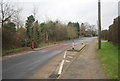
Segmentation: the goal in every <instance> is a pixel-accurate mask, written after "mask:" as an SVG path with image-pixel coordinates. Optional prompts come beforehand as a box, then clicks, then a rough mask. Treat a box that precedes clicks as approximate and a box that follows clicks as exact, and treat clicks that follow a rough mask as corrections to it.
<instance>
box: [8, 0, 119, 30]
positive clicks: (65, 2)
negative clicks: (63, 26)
mask: <svg viewBox="0 0 120 81" xmlns="http://www.w3.org/2000/svg"><path fill="white" fill-rule="evenodd" d="M7 1H8V0H7ZM9 1H10V2H13V4H15V6H17V7H19V8H21V7H22V12H21V19H22V20H23V21H25V20H26V19H27V17H28V16H30V15H31V14H33V9H36V19H37V20H38V21H39V22H45V21H48V20H53V21H55V20H59V21H61V22H62V23H68V22H69V21H71V22H79V23H80V24H81V23H84V22H88V23H89V24H91V25H97V20H98V0H89V1H88V0H9ZM118 1H119V0H101V2H102V3H101V19H102V23H101V24H102V30H103V29H108V27H109V25H111V24H112V23H113V20H114V18H116V17H117V16H118Z"/></svg>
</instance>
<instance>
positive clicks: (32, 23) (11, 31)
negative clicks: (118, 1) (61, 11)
mask: <svg viewBox="0 0 120 81" xmlns="http://www.w3.org/2000/svg"><path fill="white" fill-rule="evenodd" d="M0 6H1V11H0V13H1V15H2V16H1V17H0V20H1V28H2V44H3V45H2V49H3V50H8V49H14V48H18V47H30V46H31V42H34V43H35V47H39V46H40V45H41V43H47V42H50V41H54V40H56V41H62V40H71V39H75V38H79V37H80V36H85V37H87V36H95V35H96V30H95V26H94V25H90V24H88V23H82V24H81V25H80V24H79V23H78V22H68V23H67V24H62V23H61V22H60V21H52V20H51V21H47V22H41V23H40V22H39V21H38V20H36V18H35V15H34V14H33V15H30V16H28V17H27V20H26V21H25V24H23V22H22V20H21V19H20V16H19V14H20V12H21V11H22V9H21V8H19V9H14V7H12V6H11V5H10V4H9V3H2V2H1V4H0Z"/></svg>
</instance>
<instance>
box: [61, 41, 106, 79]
mask: <svg viewBox="0 0 120 81" xmlns="http://www.w3.org/2000/svg"><path fill="white" fill-rule="evenodd" d="M96 44H97V40H94V41H92V42H90V43H89V44H87V45H86V47H85V48H84V50H82V52H80V55H79V56H78V58H77V59H76V60H75V61H74V62H73V63H72V64H71V65H70V66H69V67H68V69H67V70H66V71H65V72H64V73H63V74H62V75H61V76H60V79H106V75H105V73H104V71H103V68H102V65H101V63H100V61H99V59H98V56H97V48H96Z"/></svg>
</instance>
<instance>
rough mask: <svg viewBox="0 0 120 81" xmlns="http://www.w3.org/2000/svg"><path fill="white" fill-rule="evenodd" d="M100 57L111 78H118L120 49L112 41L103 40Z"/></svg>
mask: <svg viewBox="0 0 120 81" xmlns="http://www.w3.org/2000/svg"><path fill="white" fill-rule="evenodd" d="M99 58H100V60H101V62H102V64H103V68H104V71H105V72H106V74H107V77H108V78H109V79H118V49H117V47H116V46H114V45H113V44H112V43H109V42H102V49H100V50H99Z"/></svg>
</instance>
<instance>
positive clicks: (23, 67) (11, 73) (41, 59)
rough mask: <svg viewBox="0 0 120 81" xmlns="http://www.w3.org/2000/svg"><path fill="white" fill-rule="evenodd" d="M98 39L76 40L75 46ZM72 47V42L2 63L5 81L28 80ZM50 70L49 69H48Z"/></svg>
mask: <svg viewBox="0 0 120 81" xmlns="http://www.w3.org/2000/svg"><path fill="white" fill-rule="evenodd" d="M95 38H96V37H91V38H84V39H81V40H76V41H75V44H79V43H88V42H90V41H92V40H93V39H95ZM71 46H72V42H68V43H63V44H58V45H54V46H49V47H46V48H44V49H41V50H38V51H35V52H33V53H30V54H25V55H21V56H16V57H13V58H10V59H7V60H3V61H2V78H3V79H27V78H28V77H30V76H31V75H32V74H33V73H35V72H36V71H37V70H38V69H40V68H42V67H43V66H44V65H45V64H47V63H48V62H49V61H50V60H51V59H53V58H55V57H56V56H57V55H59V54H62V52H64V51H65V50H66V49H68V48H70V47H71ZM48 68H49V67H48Z"/></svg>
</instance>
